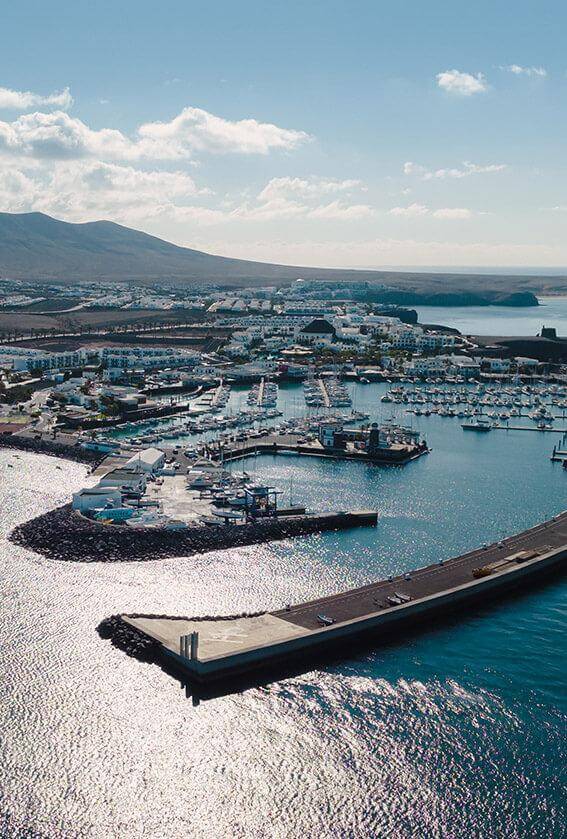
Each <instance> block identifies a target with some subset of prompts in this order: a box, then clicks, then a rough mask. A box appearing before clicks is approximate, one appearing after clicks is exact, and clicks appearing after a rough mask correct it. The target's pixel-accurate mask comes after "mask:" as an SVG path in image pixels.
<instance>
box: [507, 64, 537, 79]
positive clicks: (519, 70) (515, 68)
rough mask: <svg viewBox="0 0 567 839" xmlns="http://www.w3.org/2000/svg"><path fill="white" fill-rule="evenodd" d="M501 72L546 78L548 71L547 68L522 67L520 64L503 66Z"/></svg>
mask: <svg viewBox="0 0 567 839" xmlns="http://www.w3.org/2000/svg"><path fill="white" fill-rule="evenodd" d="M498 69H499V70H505V71H506V72H508V73H514V75H515V76H539V77H540V78H545V76H547V70H546V69H545V67H522V66H521V65H520V64H503V65H502V64H501V65H500V66H499V68H498Z"/></svg>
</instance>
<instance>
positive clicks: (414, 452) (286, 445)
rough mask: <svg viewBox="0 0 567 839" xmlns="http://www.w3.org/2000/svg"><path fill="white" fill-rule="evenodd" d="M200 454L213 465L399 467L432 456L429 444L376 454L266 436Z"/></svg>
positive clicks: (213, 446)
mask: <svg viewBox="0 0 567 839" xmlns="http://www.w3.org/2000/svg"><path fill="white" fill-rule="evenodd" d="M200 451H201V452H202V453H203V454H204V456H206V457H209V458H210V459H211V460H214V461H222V462H224V463H229V462H232V461H235V460H240V459H242V458H245V457H249V456H250V455H255V454H280V453H287V454H298V455H302V456H304V457H319V458H324V459H327V460H355V461H357V462H359V463H370V464H372V465H377V466H387V465H396V466H400V465H402V464H404V463H409V462H410V461H412V460H417V458H419V457H421V456H422V455H424V454H427V453H428V452H429V448H428V446H427V443H426V442H425V441H424V442H421V443H416V444H415V445H412V446H399V447H397V448H395V447H390V448H383V449H377V450H375V451H374V452H373V453H368V452H366V451H358V450H346V449H340V448H332V449H331V448H325V447H323V446H321V445H315V444H309V443H298V442H297V435H266V436H265V437H261V438H252V439H250V440H247V441H245V442H243V443H236V442H235V443H231V444H229V445H226V446H221V445H219V444H215V443H205V444H204V445H203V446H202V447H201V449H200Z"/></svg>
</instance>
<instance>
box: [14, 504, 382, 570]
mask: <svg viewBox="0 0 567 839" xmlns="http://www.w3.org/2000/svg"><path fill="white" fill-rule="evenodd" d="M377 518H378V515H377V513H376V512H373V511H370V510H359V511H356V510H355V511H350V512H344V513H312V514H303V515H298V516H282V517H281V518H276V519H274V518H267V519H258V520H256V521H255V522H253V523H248V524H243V525H217V526H215V527H207V526H195V527H191V526H189V527H186V528H184V529H182V530H168V529H163V528H160V529H157V528H156V529H149V528H131V527H128V526H127V525H123V526H120V525H103V524H99V523H97V522H94V521H91V520H90V519H87V518H85V517H84V516H81V515H80V514H79V513H77V512H75V511H73V510H72V509H71V505H70V504H65V505H64V506H62V507H58V508H57V509H55V510H51V511H49V512H47V513H44V514H43V515H41V516H38V517H36V518H34V519H30V520H29V521H27V522H24V523H23V524H20V525H18V527H16V528H15V529H14V530H12V532H11V533H10V535H9V537H8V538H9V539H10V541H11V542H13V543H14V544H16V545H19V546H20V547H23V548H27V549H28V550H31V551H34V552H35V553H39V554H41V555H42V556H44V557H46V558H47V559H54V560H59V561H62V562H144V561H151V560H158V559H172V558H175V557H181V556H193V555H195V554H205V553H209V552H210V551H217V550H226V549H227V548H236V547H241V546H244V545H255V544H261V543H263V542H274V541H281V540H282V539H289V538H292V537H295V536H308V535H310V534H313V533H321V532H323V531H326V530H343V529H348V528H351V527H366V526H370V527H375V526H376V524H377Z"/></svg>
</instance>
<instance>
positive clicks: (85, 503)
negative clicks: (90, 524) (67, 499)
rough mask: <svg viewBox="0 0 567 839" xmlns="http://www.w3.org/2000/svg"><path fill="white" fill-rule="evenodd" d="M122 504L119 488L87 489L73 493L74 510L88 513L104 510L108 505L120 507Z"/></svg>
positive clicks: (99, 486) (100, 487)
mask: <svg viewBox="0 0 567 839" xmlns="http://www.w3.org/2000/svg"><path fill="white" fill-rule="evenodd" d="M121 503H122V493H121V492H120V490H119V489H118V488H117V487H112V486H101V485H100V484H98V485H97V486H94V487H85V488H84V489H80V490H79V491H78V492H75V493H73V502H72V506H73V510H80V511H81V512H87V511H89V510H102V509H103V508H104V507H106V506H107V504H112V506H113V507H119V506H120V505H121Z"/></svg>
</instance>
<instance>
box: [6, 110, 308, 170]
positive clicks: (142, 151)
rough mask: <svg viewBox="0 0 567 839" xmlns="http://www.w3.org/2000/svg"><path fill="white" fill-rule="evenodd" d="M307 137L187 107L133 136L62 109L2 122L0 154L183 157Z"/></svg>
mask: <svg viewBox="0 0 567 839" xmlns="http://www.w3.org/2000/svg"><path fill="white" fill-rule="evenodd" d="M308 139H310V138H309V136H308V135H307V134H306V133H305V132H303V131H294V130H291V129H286V128H279V127H278V126H276V125H271V124H269V123H261V122H257V121H256V120H240V121H237V122H230V121H229V120H225V119H222V118H221V117H216V116H214V115H213V114H209V113H207V112H206V111H202V110H199V109H197V108H185V110H184V111H182V113H181V114H180V115H179V116H178V117H175V118H174V119H173V120H171V122H168V123H161V122H160V123H158V122H154V123H146V124H144V125H141V126H140V127H139V129H138V132H137V135H136V136H135V137H134V139H131V138H130V137H128V136H126V135H125V134H123V133H122V132H121V131H118V130H116V129H113V128H102V129H100V130H93V129H91V128H89V126H88V125H86V124H85V123H84V122H82V120H80V119H77V118H75V117H71V116H69V114H67V113H65V112H64V111H61V110H58V111H53V112H51V113H43V112H36V113H32V114H25V115H23V116H20V117H19V118H18V119H16V120H14V121H13V122H2V121H0V154H1V153H4V154H12V155H17V156H21V157H26V158H37V159H45V158H51V159H73V158H84V157H93V158H98V159H104V160H141V159H147V160H181V159H191V158H192V156H193V154H194V153H195V152H211V153H217V154H226V153H229V152H234V153H242V154H254V153H256V154H262V155H264V154H267V153H268V152H269V151H271V150H275V149H283V150H286V151H291V150H292V149H294V148H296V147H297V146H298V145H299V144H301V143H303V142H306V141H307V140H308Z"/></svg>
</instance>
